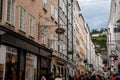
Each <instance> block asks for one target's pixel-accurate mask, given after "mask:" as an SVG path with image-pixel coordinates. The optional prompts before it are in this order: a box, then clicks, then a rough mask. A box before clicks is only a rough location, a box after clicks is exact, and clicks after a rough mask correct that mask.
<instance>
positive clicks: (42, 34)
mask: <svg viewBox="0 0 120 80" xmlns="http://www.w3.org/2000/svg"><path fill="white" fill-rule="evenodd" d="M46 34H47V29H46V27H44V26H43V27H42V31H41V39H42V43H43V44H45V43H46Z"/></svg>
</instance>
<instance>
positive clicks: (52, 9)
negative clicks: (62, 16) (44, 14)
mask: <svg viewBox="0 0 120 80" xmlns="http://www.w3.org/2000/svg"><path fill="white" fill-rule="evenodd" d="M51 16H52V18H54V16H55V12H54V5H53V4H52V3H51Z"/></svg>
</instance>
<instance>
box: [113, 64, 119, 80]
mask: <svg viewBox="0 0 120 80" xmlns="http://www.w3.org/2000/svg"><path fill="white" fill-rule="evenodd" d="M117 68H118V70H117V72H115V73H114V74H113V75H112V76H111V80H120V62H119V63H118V65H117Z"/></svg>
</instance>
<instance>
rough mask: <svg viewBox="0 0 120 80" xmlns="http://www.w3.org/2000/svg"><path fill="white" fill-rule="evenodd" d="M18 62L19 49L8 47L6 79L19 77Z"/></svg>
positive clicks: (11, 79)
mask: <svg viewBox="0 0 120 80" xmlns="http://www.w3.org/2000/svg"><path fill="white" fill-rule="evenodd" d="M17 62H18V56H17V50H16V49H15V48H11V47H7V53H6V67H5V68H6V69H5V80H16V79H17Z"/></svg>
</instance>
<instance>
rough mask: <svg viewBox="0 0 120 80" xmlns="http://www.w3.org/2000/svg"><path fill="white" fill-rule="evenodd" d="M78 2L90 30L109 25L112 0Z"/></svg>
mask: <svg viewBox="0 0 120 80" xmlns="http://www.w3.org/2000/svg"><path fill="white" fill-rule="evenodd" d="M78 2H79V5H80V8H81V13H82V15H83V17H84V19H85V21H86V22H87V23H88V25H89V28H90V31H92V30H93V29H97V30H100V29H101V28H106V27H107V23H108V19H109V15H110V5H111V0H78Z"/></svg>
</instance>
